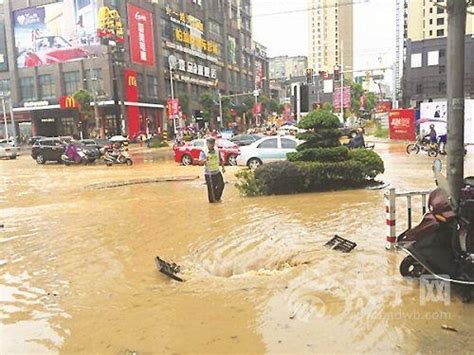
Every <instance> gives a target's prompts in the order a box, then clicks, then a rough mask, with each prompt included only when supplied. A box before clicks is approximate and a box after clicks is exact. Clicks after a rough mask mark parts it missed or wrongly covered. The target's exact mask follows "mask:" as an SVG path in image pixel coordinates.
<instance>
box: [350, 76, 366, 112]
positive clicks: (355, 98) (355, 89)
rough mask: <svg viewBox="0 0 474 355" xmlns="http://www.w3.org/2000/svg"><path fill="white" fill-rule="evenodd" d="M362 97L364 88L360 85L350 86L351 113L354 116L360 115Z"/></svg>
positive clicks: (353, 84)
mask: <svg viewBox="0 0 474 355" xmlns="http://www.w3.org/2000/svg"><path fill="white" fill-rule="evenodd" d="M362 96H364V88H363V87H362V85H361V84H358V83H352V84H351V111H352V113H354V114H355V115H356V116H358V115H359V113H360V98H361V97H362Z"/></svg>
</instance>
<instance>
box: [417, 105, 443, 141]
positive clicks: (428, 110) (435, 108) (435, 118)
mask: <svg viewBox="0 0 474 355" xmlns="http://www.w3.org/2000/svg"><path fill="white" fill-rule="evenodd" d="M447 117H448V104H447V102H446V101H440V102H423V103H422V104H421V106H420V132H421V133H423V132H425V133H426V134H428V132H429V131H430V125H432V124H434V125H435V130H436V133H437V134H438V135H443V134H446V131H447V125H446V124H447Z"/></svg>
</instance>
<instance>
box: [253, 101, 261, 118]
mask: <svg viewBox="0 0 474 355" xmlns="http://www.w3.org/2000/svg"><path fill="white" fill-rule="evenodd" d="M260 113H262V103H261V102H256V103H255V105H253V114H254V115H255V116H256V115H258V114H260Z"/></svg>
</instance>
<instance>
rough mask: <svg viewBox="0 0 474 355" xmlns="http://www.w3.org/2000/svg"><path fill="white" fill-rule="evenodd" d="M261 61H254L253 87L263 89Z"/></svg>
mask: <svg viewBox="0 0 474 355" xmlns="http://www.w3.org/2000/svg"><path fill="white" fill-rule="evenodd" d="M263 80H264V77H263V62H262V61H260V60H256V61H255V88H257V89H263Z"/></svg>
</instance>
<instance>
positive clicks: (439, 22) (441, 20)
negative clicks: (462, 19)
mask: <svg viewBox="0 0 474 355" xmlns="http://www.w3.org/2000/svg"><path fill="white" fill-rule="evenodd" d="M436 24H437V25H438V26H443V25H444V17H440V18H438V19H436Z"/></svg>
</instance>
